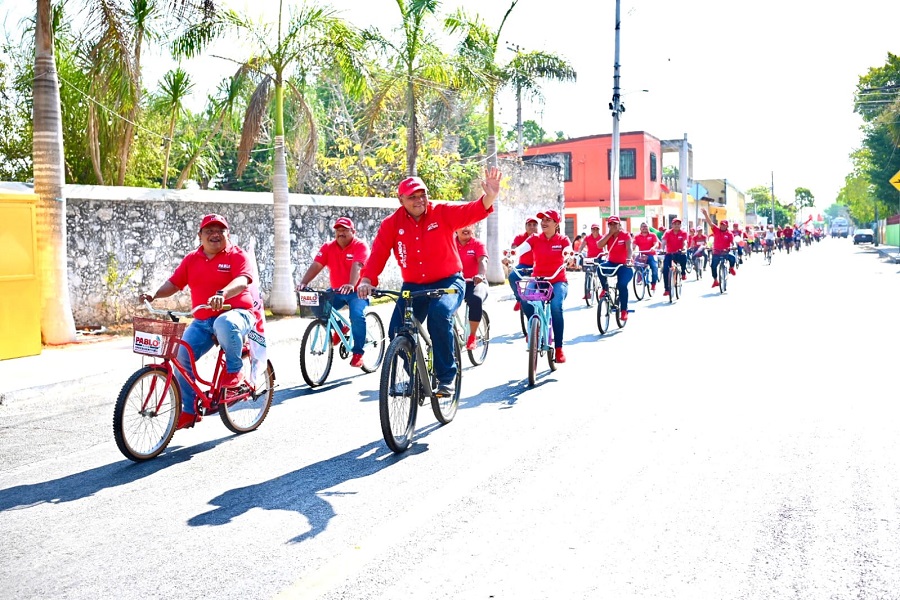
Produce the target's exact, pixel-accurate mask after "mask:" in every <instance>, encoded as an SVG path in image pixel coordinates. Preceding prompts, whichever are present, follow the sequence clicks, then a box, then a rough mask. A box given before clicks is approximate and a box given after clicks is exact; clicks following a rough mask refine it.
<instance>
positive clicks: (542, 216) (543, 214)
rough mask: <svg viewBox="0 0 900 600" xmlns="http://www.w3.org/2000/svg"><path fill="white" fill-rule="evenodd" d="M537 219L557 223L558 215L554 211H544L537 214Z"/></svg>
mask: <svg viewBox="0 0 900 600" xmlns="http://www.w3.org/2000/svg"><path fill="white" fill-rule="evenodd" d="M537 217H538V219H550V220H551V221H555V222H557V223H559V221H560V218H559V213H558V212H557V211H555V210H544V211H541V212H539V213H538V214H537Z"/></svg>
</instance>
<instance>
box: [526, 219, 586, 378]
mask: <svg viewBox="0 0 900 600" xmlns="http://www.w3.org/2000/svg"><path fill="white" fill-rule="evenodd" d="M537 217H538V218H539V219H540V220H541V233H540V234H538V235H535V236H531V237H530V238H528V239H527V240H525V241H524V242H522V243H521V244H520V245H519V246H517V247H516V248H515V249H514V252H515V256H521V255H522V253H524V252H531V253H532V256H533V257H534V269H533V271H532V275H533V276H534V277H549V276H551V275H553V273H556V272H557V271H558V273H557V274H556V276H555V277H553V279H550V280H549V281H550V283H551V284H552V285H553V297H552V298H551V299H550V314H551V318H552V320H553V339H554V340H555V342H556V353H555V357H556V358H555V360H556V362H557V363H564V362H566V356H565V354H563V349H562V344H563V333H564V331H565V321H564V319H565V316H564V314H563V308H562V307H563V301H564V300H565V299H566V296H567V295H568V293H569V282H568V280H567V279H566V270H565V269H560V266H562V264H563V261H564V260H566V259H567V256H568V255H569V254H571V252H572V245H571V243H570V242H569V238H567V237H566V236H565V235H563V234H562V233H560V230H559V222H560V220H561V218H560V216H559V213H558V212H557V211H555V210H545V211H543V212H539V213H538V214H537ZM568 260H569V262H570V264H571V263H572V262H573V261H572V259H571V258H568ZM522 311H523V312H524V313H525V316H526V317H527V318H531V315H533V314H534V307H533V306H531V304H530V303H528V302H523V303H522Z"/></svg>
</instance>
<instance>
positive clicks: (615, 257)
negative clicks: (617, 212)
mask: <svg viewBox="0 0 900 600" xmlns="http://www.w3.org/2000/svg"><path fill="white" fill-rule="evenodd" d="M630 245H631V234H630V233H626V232H624V231H620V232H619V233H617V234H616V236H615V237H611V238H609V240H608V241H607V242H606V249H607V250H608V251H609V256H608V257H607V258H606V260H608V261H609V262H611V263H618V264H623V265H624V264H625V262H626V261H627V260H628V248H629V246H630Z"/></svg>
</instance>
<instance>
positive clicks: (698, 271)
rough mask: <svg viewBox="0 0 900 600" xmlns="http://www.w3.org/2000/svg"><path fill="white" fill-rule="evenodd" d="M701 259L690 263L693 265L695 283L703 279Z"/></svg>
mask: <svg viewBox="0 0 900 600" xmlns="http://www.w3.org/2000/svg"><path fill="white" fill-rule="evenodd" d="M700 260H701V259H699V258H694V259H693V260H692V261H691V262H692V263H694V277H696V278H697V281H700V280H701V279H703V264H702V263H701V262H700Z"/></svg>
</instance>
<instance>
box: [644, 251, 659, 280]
mask: <svg viewBox="0 0 900 600" xmlns="http://www.w3.org/2000/svg"><path fill="white" fill-rule="evenodd" d="M647 266H648V267H650V283H651V284H652V285H656V284H657V283H659V265H658V263H657V262H656V255H655V254H648V255H647Z"/></svg>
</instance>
